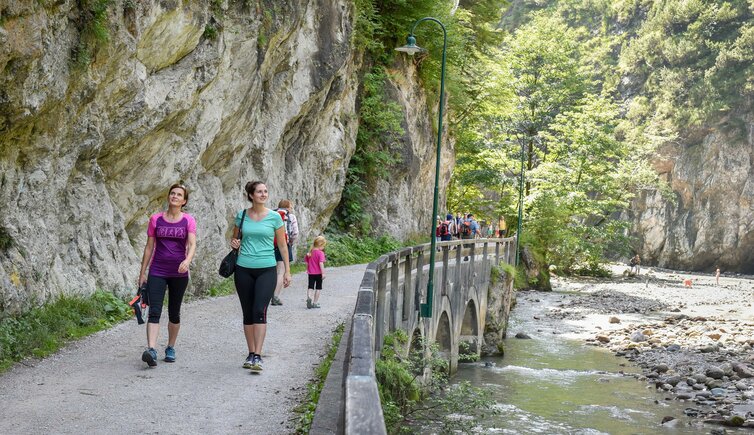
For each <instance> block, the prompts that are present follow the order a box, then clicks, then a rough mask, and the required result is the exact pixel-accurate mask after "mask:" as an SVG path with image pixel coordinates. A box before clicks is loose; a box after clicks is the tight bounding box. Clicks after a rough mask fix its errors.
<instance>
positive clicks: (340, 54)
mask: <svg viewBox="0 0 754 435" xmlns="http://www.w3.org/2000/svg"><path fill="white" fill-rule="evenodd" d="M100 3H101V4H105V5H107V8H106V16H105V18H104V20H103V22H104V24H103V25H104V26H105V28H106V29H107V35H108V36H107V38H103V37H102V35H101V34H100V36H99V37H98V38H99V45H98V47H99V48H97V49H91V48H92V47H93V46H92V44H91V42H92V41H93V40H95V41H96V40H97V38H96V37H93V35H95V36H96V26H94V27H93V22H95V21H96V19H97V16H96V11H95V9H92V8H93V7H94V6H92V5H96V4H100ZM82 4H83V5H89V6H84V7H83V8H84V9H83V10H82V6H81V5H82ZM353 14H354V11H353V4H352V2H351V1H348V0H291V1H287V2H277V1H272V0H256V1H249V0H238V1H235V0H222V1H219V0H212V1H210V0H206V1H190V2H187V1H178V0H112V1H109V2H108V1H105V2H98V1H87V2H81V1H74V0H56V1H53V0H40V1H35V2H31V1H20V0H19V1H12V0H6V1H3V2H0V71H2V75H0V173H1V175H0V204H1V205H2V207H0V311H6V312H16V311H19V310H23V309H25V308H28V307H30V306H32V305H34V304H38V303H41V302H44V301H46V300H48V299H50V298H52V297H55V296H57V295H59V294H89V293H91V292H93V291H94V290H96V289H106V290H110V291H115V292H116V293H119V294H123V293H126V292H131V291H133V287H134V285H135V280H136V278H137V274H138V269H139V264H140V260H141V254H142V250H143V246H144V242H145V239H146V223H147V221H148V217H149V215H150V214H152V213H154V212H157V211H160V210H162V209H164V208H165V205H166V195H167V188H168V187H169V186H170V185H171V184H172V183H174V182H176V181H179V180H183V181H184V182H185V183H186V185H187V186H188V187H189V189H190V198H189V203H188V205H187V207H186V211H187V212H189V213H191V214H192V215H194V216H195V218H196V220H197V223H198V248H197V256H196V258H195V261H194V265H193V266H192V272H191V273H192V281H193V284H194V286H193V291H194V292H197V291H198V292H201V291H203V290H204V289H206V288H207V286H208V285H209V284H211V283H213V282H215V281H216V280H218V279H219V277H218V275H217V272H216V269H217V264H218V263H219V260H220V258H222V256H223V255H224V254H225V253H226V251H227V250H228V244H227V238H228V235H229V232H230V230H231V216H232V215H233V214H234V212H235V211H237V210H239V209H241V208H242V207H244V206H245V205H246V204H247V203H246V201H245V199H244V195H243V185H244V184H245V183H246V181H249V180H253V179H260V180H264V181H265V182H266V183H267V186H268V187H269V189H270V192H271V198H270V204H268V205H271V206H274V205H276V204H277V201H279V200H280V199H283V198H289V199H291V200H292V201H293V202H294V204H295V212H296V215H297V217H298V220H299V224H300V226H301V229H302V233H303V234H302V238H303V239H305V238H306V237H308V236H309V235H313V234H318V233H319V232H321V231H322V229H323V228H324V227H325V226H326V225H327V223H328V221H329V219H330V216H331V214H332V211H333V210H334V209H335V207H336V205H337V204H338V202H339V201H340V196H341V192H342V188H343V184H344V180H345V172H346V169H347V167H348V164H349V161H350V159H351V156H352V155H353V151H354V146H355V145H354V144H355V136H356V131H357V127H358V119H357V115H356V110H355V106H356V98H357V91H358V87H359V84H358V69H359V64H360V58H359V54H358V52H357V50H356V49H355V48H354V47H353V45H352V36H353V35H352V33H353V19H354V18H353ZM95 24H96V23H95ZM87 44H89V45H87ZM87 47H88V48H90V49H91V50H90V51H91V53H90V54H91V57H86V56H83V59H84V60H85V61H84V62H82V61H81V59H82V56H81V53H87V51H86V50H87ZM82 64H83V65H82ZM401 68H402V70H403V71H405V73H404V74H400V73H398V74H396V76H397V77H406V74H408V75H413V74H414V73H415V71H414V70H413V68H412V67H411V66H410V65H401ZM412 82H414V83H413V84H412ZM415 82H416V80H414V79H413V78H412V79H410V80H408V79H406V80H404V81H402V82H400V83H399V82H398V81H396V82H395V83H394V84H393V85H392V87H393V91H394V92H393V95H394V97H395V98H396V99H397V100H398V101H400V102H401V103H402V104H404V106H406V113H408V114H409V115H408V117H407V119H406V125H405V127H406V137H405V140H404V145H405V150H404V151H405V152H404V157H405V158H404V159H403V161H402V163H401V165H402V166H401V168H395V171H396V176H395V178H394V179H393V180H392V181H391V182H390V183H388V184H386V186H385V188H384V189H380V190H378V192H377V193H376V195H375V197H374V198H372V200H373V201H372V208H371V212H373V213H374V214H375V216H376V219H375V222H376V226H377V227H378V228H379V229H381V230H383V231H387V232H390V233H391V234H394V235H395V236H403V235H407V234H415V233H417V232H419V231H421V232H425V231H424V230H425V229H426V230H428V228H429V225H430V222H429V216H428V214H427V216H426V217H422V218H418V219H415V218H410V219H404V218H402V217H401V216H414V215H417V213H415V211H414V210H422V211H426V210H431V206H432V185H433V180H431V179H430V178H431V177H430V176H433V172H432V171H434V146H435V144H434V139H433V138H434V137H435V136H434V133H433V132H432V126H431V124H430V121H425V122H419V121H418V120H417V119H420V118H422V117H425V118H427V119H430V118H431V117H432V115H431V114H429V113H427V112H428V109H426V107H424V108H422V107H420V105H421V104H424V101H425V99H424V97H423V95H422V91H421V89H420V88H419V87H418V86H417V85H416V84H415ZM417 102H418V105H417ZM444 152H445V158H444V159H443V162H444V163H443V170H442V176H443V179H444V180H447V179H448V178H449V176H450V171H451V165H452V158H450V154H449V149H445V150H444ZM443 185H444V183H443ZM442 191H443V192H444V188H443V189H442ZM423 214H426V213H418V215H423ZM425 227H426V228H425Z"/></svg>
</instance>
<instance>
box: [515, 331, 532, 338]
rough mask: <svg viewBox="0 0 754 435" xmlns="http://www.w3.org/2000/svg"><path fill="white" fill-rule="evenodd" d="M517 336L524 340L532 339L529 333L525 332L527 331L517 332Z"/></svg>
mask: <svg viewBox="0 0 754 435" xmlns="http://www.w3.org/2000/svg"><path fill="white" fill-rule="evenodd" d="M516 338H520V339H522V340H530V339H531V337H529V335H528V334H527V333H525V332H519V333H518V334H516Z"/></svg>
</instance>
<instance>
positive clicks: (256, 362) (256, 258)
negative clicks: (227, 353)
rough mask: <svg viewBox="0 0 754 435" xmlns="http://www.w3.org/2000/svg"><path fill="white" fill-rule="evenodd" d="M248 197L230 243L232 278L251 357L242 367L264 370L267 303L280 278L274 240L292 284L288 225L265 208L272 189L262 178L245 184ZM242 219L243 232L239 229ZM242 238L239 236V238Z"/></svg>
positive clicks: (287, 280)
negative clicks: (235, 257)
mask: <svg viewBox="0 0 754 435" xmlns="http://www.w3.org/2000/svg"><path fill="white" fill-rule="evenodd" d="M245 190H246V198H247V199H248V200H249V201H251V204H252V205H251V207H249V208H248V209H246V210H240V211H239V212H238V213H237V214H236V219H235V227H234V228H233V238H232V239H231V240H230V246H231V247H232V248H233V249H238V250H239V251H238V260H237V261H236V270H235V273H234V274H233V280H234V282H235V284H236V292H237V293H238V299H239V300H240V302H241V310H242V311H243V333H244V336H246V345H247V347H248V348H249V356H248V357H247V358H246V361H244V363H243V367H244V368H247V369H251V371H252V372H254V373H261V372H262V346H263V345H264V337H265V335H266V334H267V306H268V305H269V304H270V301H271V300H272V296H273V294H274V292H275V285H276V283H277V282H276V281H277V272H276V269H277V264H276V263H277V262H276V261H275V252H274V251H275V249H274V248H273V240H276V239H277V248H278V249H279V250H280V253H281V254H282V258H283V263H284V267H285V273H284V274H283V287H288V286H289V285H290V284H291V266H290V261H289V257H288V245H287V244H286V241H285V224H284V223H283V219H282V218H281V217H280V214H278V213H277V212H275V211H273V210H270V209H269V208H267V207H265V203H266V202H267V198H268V197H269V192H268V191H267V186H265V185H264V183H262V182H261V181H254V182H251V181H250V182H248V183H246V188H245ZM242 220H243V231H242V234H239V231H238V228H239V227H240V226H241V222H242ZM239 237H240V239H239Z"/></svg>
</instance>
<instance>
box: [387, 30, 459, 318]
mask: <svg viewBox="0 0 754 435" xmlns="http://www.w3.org/2000/svg"><path fill="white" fill-rule="evenodd" d="M423 21H433V22H435V23H437V24H439V25H440V27H442V67H441V68H440V109H439V111H438V112H439V115H438V120H437V157H436V158H437V160H436V162H435V197H434V200H433V202H432V219H430V222H431V223H432V229H431V231H430V245H431V248H430V249H431V251H430V254H429V279H428V280H427V303H426V304H421V305H420V310H419V315H420V316H421V317H432V296H433V293H434V278H435V249H436V247H437V239H436V237H435V216H437V205H438V204H437V203H438V202H439V195H440V193H439V192H440V191H439V185H440V151H441V145H442V111H443V104H444V103H445V51H446V48H447V45H448V33H447V32H446V30H445V26H444V25H443V24H442V23H441V22H440V20H438V19H437V18H433V17H424V18H422V19H420V20H418V21H417V22H415V23H414V26H413V27H411V33H410V34H409V35H408V38H406V45H404V46H403V47H398V48H396V50H397V51H401V52H404V53H408V54H409V55H414V54H416V53H419V52H422V51H425V50H424V49H423V48H420V47H419V46H417V45H416V38H415V37H414V30H415V29H416V26H417V25H419V23H421V22H423Z"/></svg>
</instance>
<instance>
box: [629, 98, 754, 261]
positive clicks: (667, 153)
mask: <svg viewBox="0 0 754 435" xmlns="http://www.w3.org/2000/svg"><path fill="white" fill-rule="evenodd" d="M694 133H696V134H693V135H689V137H687V138H686V139H684V140H683V141H681V142H680V143H676V144H674V145H670V146H667V147H666V148H665V149H663V150H662V153H661V155H660V156H659V157H658V158H657V160H656V161H655V168H656V169H657V171H658V172H659V173H660V175H661V176H662V177H664V178H665V179H666V180H667V181H668V182H669V183H670V186H671V188H672V190H673V197H674V198H673V200H667V199H665V198H663V197H662V195H660V194H659V193H658V192H646V193H644V194H643V195H640V196H639V197H638V198H637V199H636V200H635V201H634V205H633V211H634V216H633V222H634V232H635V233H636V235H637V238H638V242H639V243H638V247H639V248H638V252H639V253H640V254H641V255H642V257H643V258H644V262H645V263H649V264H655V265H659V266H662V267H667V268H672V269H681V270H702V271H714V269H715V267H716V266H719V267H720V268H721V270H723V271H728V272H742V273H754V118H753V117H752V115H751V112H750V111H749V112H748V113H747V112H738V113H737V114H735V113H734V114H732V115H730V117H728V118H727V119H723V120H722V121H721V122H720V123H719V125H716V126H715V127H714V128H710V129H708V130H705V131H699V132H694Z"/></svg>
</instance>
